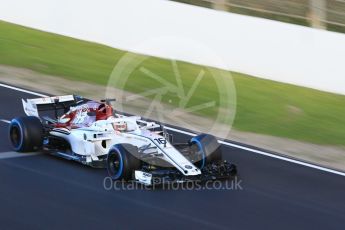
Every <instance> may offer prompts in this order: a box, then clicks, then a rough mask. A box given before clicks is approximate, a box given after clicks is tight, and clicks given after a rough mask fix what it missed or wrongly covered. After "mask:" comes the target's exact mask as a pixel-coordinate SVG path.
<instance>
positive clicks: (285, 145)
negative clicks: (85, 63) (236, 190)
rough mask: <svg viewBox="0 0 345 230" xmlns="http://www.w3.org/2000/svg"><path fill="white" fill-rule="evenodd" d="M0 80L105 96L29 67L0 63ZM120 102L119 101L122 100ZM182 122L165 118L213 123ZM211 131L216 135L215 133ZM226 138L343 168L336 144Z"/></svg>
mask: <svg viewBox="0 0 345 230" xmlns="http://www.w3.org/2000/svg"><path fill="white" fill-rule="evenodd" d="M0 82H2V83H8V84H11V85H15V86H18V87H23V88H26V89H30V90H33V91H38V92H43V93H44V92H45V93H49V94H53V95H63V94H78V95H82V96H84V97H87V98H92V99H101V98H104V95H105V91H106V87H104V86H100V85H95V84H90V83H83V82H75V81H71V80H66V79H64V78H60V77H55V76H49V75H44V74H41V73H37V72H34V71H32V70H28V69H22V68H16V67H9V66H1V65H0ZM111 93H112V95H114V97H115V98H116V97H117V95H120V94H125V95H128V96H131V95H133V94H131V93H128V92H123V91H120V90H118V89H112V92H111ZM140 100H142V101H140V102H139V103H136V104H132V105H130V106H126V107H125V108H126V111H125V112H129V113H132V114H142V113H143V112H144V111H145V110H147V107H146V106H147V103H149V102H148V101H147V100H148V99H144V98H142V99H140ZM145 100H146V102H145ZM119 103H121V101H120V102H119ZM142 105H144V106H142ZM181 112H183V111H181ZM163 113H164V111H163ZM0 116H1V113H0ZM165 117H167V116H165ZM0 118H1V117H0ZM151 118H152V119H156V120H157V119H158V117H155V114H152V116H151ZM184 121H185V122H184V124H178V123H177V124H176V120H174V119H172V120H170V121H169V120H165V122H167V123H170V124H174V125H177V126H181V127H186V126H185V124H190V127H187V128H191V129H193V130H196V131H198V132H207V131H208V130H203V128H202V127H207V126H205V124H211V123H212V122H213V121H211V120H209V119H207V118H203V117H199V116H196V115H193V114H190V113H185V115H184ZM213 134H214V135H217V133H213ZM227 139H230V140H233V141H237V142H241V143H244V144H248V145H252V146H256V147H260V148H264V149H268V150H272V151H276V152H279V153H281V154H284V155H287V156H291V157H294V158H297V159H301V160H305V161H308V162H311V163H315V164H318V165H322V166H325V167H330V168H334V169H339V170H342V171H345V149H344V148H341V147H338V146H325V145H317V144H310V143H305V142H301V141H295V140H291V139H286V138H280V137H274V136H268V135H262V134H255V133H249V132H242V131H238V130H234V129H232V130H231V132H230V133H229V135H227Z"/></svg>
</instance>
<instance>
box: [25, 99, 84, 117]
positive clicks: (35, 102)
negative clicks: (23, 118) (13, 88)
mask: <svg viewBox="0 0 345 230" xmlns="http://www.w3.org/2000/svg"><path fill="white" fill-rule="evenodd" d="M81 101H82V98H81V97H79V96H75V95H65V96H54V97H41V98H35V99H27V100H26V101H25V100H24V99H22V103H23V108H24V112H25V114H26V115H28V116H35V117H39V114H38V112H39V111H55V116H56V117H57V111H58V110H60V109H64V110H65V112H66V110H68V109H69V108H70V107H71V106H72V105H75V104H77V103H78V102H81Z"/></svg>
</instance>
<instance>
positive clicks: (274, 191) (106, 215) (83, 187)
mask: <svg viewBox="0 0 345 230" xmlns="http://www.w3.org/2000/svg"><path fill="white" fill-rule="evenodd" d="M33 97H37V96H34V95H31V94H27V93H23V92H18V91H15V90H12V89H7V88H3V87H0V106H1V107H0V108H1V110H0V119H5V120H10V119H12V118H13V117H15V116H21V115H23V109H22V105H21V98H33ZM7 128H8V124H7V123H5V122H1V121H0V136H1V141H0V229H177V228H178V229H289V230H291V229H294V230H295V229H345V199H344V196H345V177H344V176H341V175H336V174H333V173H329V172H325V171H321V170H317V169H313V168H310V167H305V166H303V165H298V164H294V163H291V162H287V161H283V160H279V159H274V158H272V157H267V156H262V155H259V154H255V153H253V152H250V151H245V150H241V149H237V148H232V147H229V146H225V145H223V146H222V148H223V153H224V156H225V158H226V159H227V160H229V161H231V162H234V163H235V164H236V165H237V166H238V168H239V178H238V180H241V181H242V182H241V183H240V185H241V187H242V189H237V190H234V189H232V190H231V189H230V190H227V189H225V190H224V189H221V190H219V189H217V188H214V189H194V190H188V189H187V188H184V189H182V188H180V189H179V190H173V189H170V190H169V189H156V190H154V191H149V190H145V189H136V190H132V191H130V190H128V189H120V190H119V189H111V190H109V191H108V190H106V189H105V188H104V186H103V180H104V178H105V177H106V176H107V174H106V171H105V170H103V169H92V168H89V167H86V166H83V165H80V164H78V163H75V162H71V161H66V160H63V159H59V158H56V157H53V156H50V155H44V154H36V155H30V154H28V155H25V156H22V155H16V154H13V153H11V152H10V151H11V148H10V145H9V143H8V141H7ZM176 138H178V139H179V140H187V139H189V138H190V137H189V136H188V135H183V134H178V133H175V139H176ZM223 186H225V182H224V183H223Z"/></svg>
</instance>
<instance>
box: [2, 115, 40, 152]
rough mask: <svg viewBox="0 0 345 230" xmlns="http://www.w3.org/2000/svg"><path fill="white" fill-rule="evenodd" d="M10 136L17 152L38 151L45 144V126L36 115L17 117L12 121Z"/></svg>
mask: <svg viewBox="0 0 345 230" xmlns="http://www.w3.org/2000/svg"><path fill="white" fill-rule="evenodd" d="M9 138H10V142H11V144H12V146H13V149H14V150H15V151H17V152H30V151H37V150H39V149H40V148H41V147H42V144H43V126H42V123H41V121H40V119H39V118H37V117H34V116H28V117H17V118H15V119H13V120H12V121H11V123H10V128H9Z"/></svg>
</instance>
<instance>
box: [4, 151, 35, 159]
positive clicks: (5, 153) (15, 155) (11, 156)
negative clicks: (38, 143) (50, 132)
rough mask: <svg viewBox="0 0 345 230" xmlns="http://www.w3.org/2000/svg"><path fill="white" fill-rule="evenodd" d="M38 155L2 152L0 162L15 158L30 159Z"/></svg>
mask: <svg viewBox="0 0 345 230" xmlns="http://www.w3.org/2000/svg"><path fill="white" fill-rule="evenodd" d="M35 155H38V153H17V152H2V153H0V160H5V159H10V158H17V157H30V156H35Z"/></svg>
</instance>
